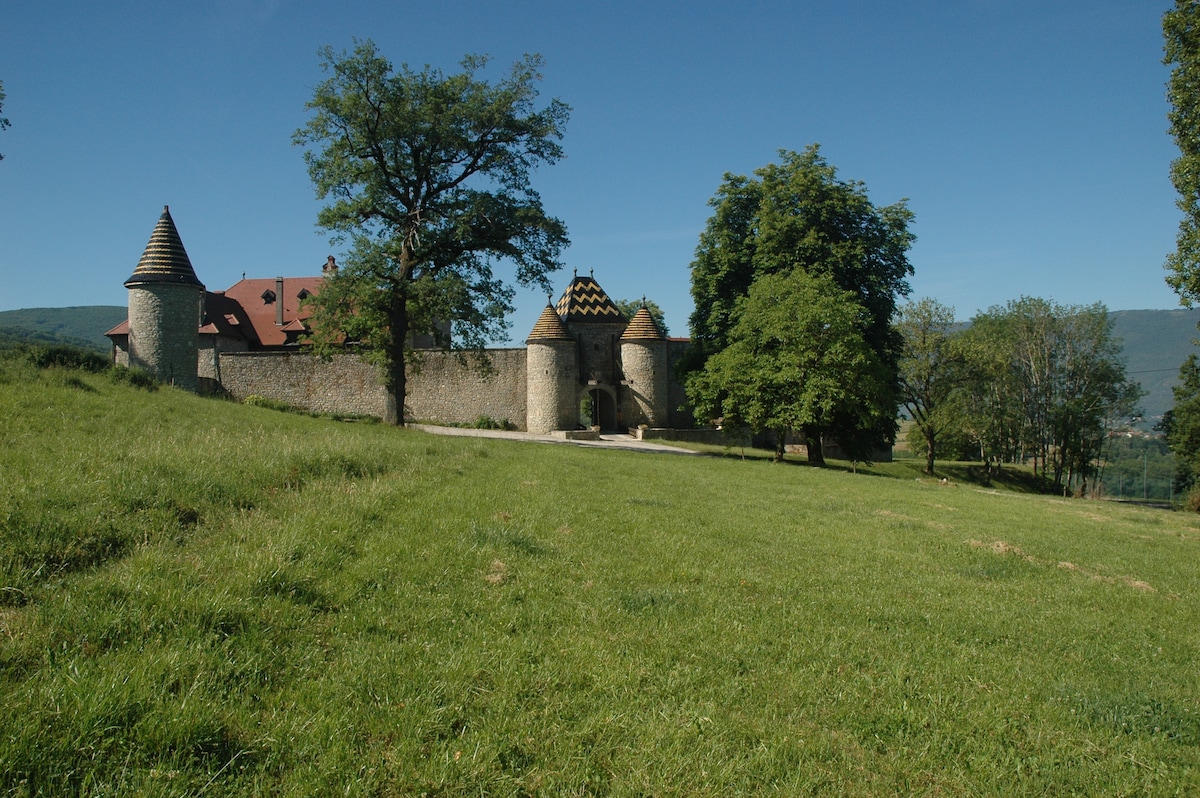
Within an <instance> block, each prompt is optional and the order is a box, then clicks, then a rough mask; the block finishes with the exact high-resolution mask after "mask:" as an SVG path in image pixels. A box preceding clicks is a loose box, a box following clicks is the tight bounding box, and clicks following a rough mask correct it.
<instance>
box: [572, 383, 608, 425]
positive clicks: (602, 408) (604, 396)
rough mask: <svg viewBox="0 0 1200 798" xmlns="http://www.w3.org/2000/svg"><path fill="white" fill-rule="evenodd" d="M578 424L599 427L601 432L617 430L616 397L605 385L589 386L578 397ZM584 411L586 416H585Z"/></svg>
mask: <svg viewBox="0 0 1200 798" xmlns="http://www.w3.org/2000/svg"><path fill="white" fill-rule="evenodd" d="M579 407H580V419H579V420H580V423H582V424H583V425H584V426H588V427H595V426H599V427H600V429H601V431H603V432H615V431H616V430H617V395H616V393H615V392H614V391H613V389H612V388H610V387H609V386H607V385H590V386H588V387H587V388H585V389H584V391H583V393H582V394H581V395H580V397H579ZM585 410H586V416H587V417H584V416H585Z"/></svg>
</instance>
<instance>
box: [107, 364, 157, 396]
mask: <svg viewBox="0 0 1200 798" xmlns="http://www.w3.org/2000/svg"><path fill="white" fill-rule="evenodd" d="M108 377H109V379H111V380H112V381H113V382H115V383H116V384H117V385H130V386H132V387H134V388H145V389H146V390H147V391H157V390H158V385H159V382H158V380H156V379H155V378H154V375H153V374H151V373H150V372H148V371H146V370H145V369H140V368H137V367H133V368H127V367H125V366H117V365H113V366H109V369H108Z"/></svg>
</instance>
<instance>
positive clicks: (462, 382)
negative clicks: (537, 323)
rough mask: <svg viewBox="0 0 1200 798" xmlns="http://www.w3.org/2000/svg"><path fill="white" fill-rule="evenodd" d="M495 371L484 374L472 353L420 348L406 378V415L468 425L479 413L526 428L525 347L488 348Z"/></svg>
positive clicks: (492, 368) (492, 369) (415, 418)
mask: <svg viewBox="0 0 1200 798" xmlns="http://www.w3.org/2000/svg"><path fill="white" fill-rule="evenodd" d="M487 354H488V357H489V359H490V361H491V373H490V374H481V373H480V370H479V368H478V365H477V364H476V362H475V361H474V359H473V357H472V356H471V355H467V362H466V363H465V364H464V363H463V362H462V361H460V360H459V358H458V357H457V356H456V355H455V354H454V353H452V352H439V351H427V352H421V353H420V355H421V359H422V362H421V365H420V368H419V370H416V371H413V370H411V369H410V371H409V377H408V400H407V401H406V402H405V404H406V406H407V407H408V416H409V418H412V419H414V420H420V421H440V422H453V423H460V424H470V423H472V422H474V421H475V420H476V419H478V418H479V417H480V416H487V417H488V418H491V419H495V420H496V421H507V422H509V423H511V424H512V425H513V426H515V427H516V428H517V429H521V430H523V429H525V408H526V395H525V385H526V377H525V350H524V349H489V350H487Z"/></svg>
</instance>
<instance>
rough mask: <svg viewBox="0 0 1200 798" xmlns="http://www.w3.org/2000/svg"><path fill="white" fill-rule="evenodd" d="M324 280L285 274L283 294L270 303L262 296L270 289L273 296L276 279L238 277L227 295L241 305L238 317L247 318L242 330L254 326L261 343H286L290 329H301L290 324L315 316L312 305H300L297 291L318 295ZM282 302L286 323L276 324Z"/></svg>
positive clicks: (272, 344)
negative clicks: (243, 278)
mask: <svg viewBox="0 0 1200 798" xmlns="http://www.w3.org/2000/svg"><path fill="white" fill-rule="evenodd" d="M324 282H325V278H324V277H284V278H283V290H282V291H280V292H279V293H280V294H282V296H276V297H275V299H274V301H272V302H269V303H268V302H266V301H265V300H264V299H263V295H264V294H265V293H267V292H268V291H269V292H271V294H272V295H274V294H275V293H276V285H277V284H276V278H273V277H267V278H257V279H249V280H239V281H238V282H237V283H235V284H234V285H232V286H231V287H230V288H228V289H226V291H225V298H226V299H229V300H231V301H232V302H235V303H237V305H238V306H240V310H241V311H242V313H236V316H237V317H238V318H239V319H244V321H243V322H242V327H243V331H245V330H246V327H247V326H248V327H250V328H252V329H253V331H254V337H255V338H257V339H258V342H259V343H260V344H261V345H262V346H283V345H284V344H285V343H287V341H288V332H289V331H293V332H294V331H296V330H297V329H298V328H296V327H291V326H290V325H291V323H292V322H303V321H305V320H306V319H308V317H310V316H311V315H312V308H309V307H304V308H301V307H300V297H299V296H298V294H300V292H302V291H307V292H308V293H310V294H315V293H317V292H318V291H320V290H321V286H322V285H323V284H324ZM279 302H282V303H283V324H276V321H277V319H278V318H279V317H278V305H277V303H279ZM210 316H211V313H210ZM299 329H306V328H305V327H301V328H299Z"/></svg>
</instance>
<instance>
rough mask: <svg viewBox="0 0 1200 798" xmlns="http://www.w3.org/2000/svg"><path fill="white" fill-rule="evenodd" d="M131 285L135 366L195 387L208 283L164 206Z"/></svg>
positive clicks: (191, 388)
mask: <svg viewBox="0 0 1200 798" xmlns="http://www.w3.org/2000/svg"><path fill="white" fill-rule="evenodd" d="M125 287H126V288H128V289H129V365H131V366H139V367H141V368H144V369H146V370H147V371H149V372H150V373H151V374H153V375H154V376H155V377H157V378H158V379H159V380H161V381H163V382H168V383H172V384H174V385H177V386H179V387H180V388H184V389H187V390H189V391H195V390H196V386H197V380H196V352H197V348H198V346H199V342H200V341H199V338H200V336H199V334H198V330H199V329H200V317H201V304H202V302H203V299H204V285H203V284H202V283H201V282H200V280H199V279H198V278H197V277H196V272H195V271H194V270H193V269H192V262H191V260H189V259H188V255H187V251H186V250H184V248H183V242H182V241H181V240H180V238H179V231H178V230H176V229H175V222H174V221H173V220H172V219H171V212H170V209H169V208H168V207H167V206H165V205H164V206H163V212H162V216H160V217H159V218H158V224H156V225H155V226H154V232H153V233H152V234H151V235H150V242H149V243H148V244H146V249H145V251H144V252H143V253H142V258H141V260H139V261H138V265H137V268H136V269H134V270H133V274H132V275H130V277H129V279H128V280H126V281H125Z"/></svg>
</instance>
